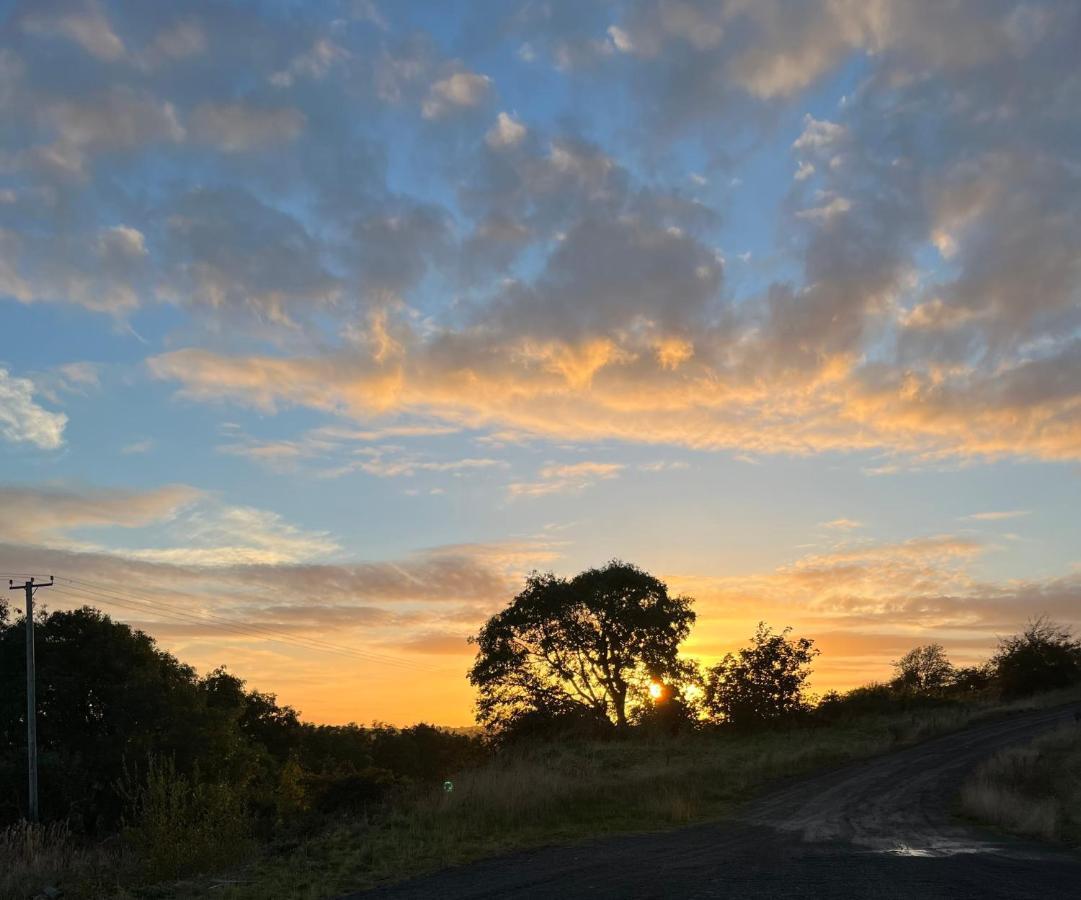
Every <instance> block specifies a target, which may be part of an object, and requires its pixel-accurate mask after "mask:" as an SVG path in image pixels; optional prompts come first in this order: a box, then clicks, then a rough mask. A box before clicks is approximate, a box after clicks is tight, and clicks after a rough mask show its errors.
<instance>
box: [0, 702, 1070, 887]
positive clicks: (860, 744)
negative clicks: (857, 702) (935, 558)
mask: <svg viewBox="0 0 1081 900" xmlns="http://www.w3.org/2000/svg"><path fill="white" fill-rule="evenodd" d="M1076 697H1077V691H1073V692H1071V693H1069V694H1065V693H1061V692H1060V693H1055V694H1046V695H1042V696H1040V697H1037V698H1034V699H1033V700H1030V701H1027V702H1024V703H1014V704H1001V703H991V702H984V703H977V702H971V703H965V704H956V705H950V706H943V707H936V708H925V709H921V710H916V711H912V712H907V713H892V714H867V715H863V716H860V717H858V718H855V717H854V718H851V719H848V720H843V721H840V722H837V723H834V724H830V725H825V724H820V725H818V726H810V725H807V726H802V727H798V728H791V729H789V730H778V731H771V732H763V733H759V734H732V733H725V732H703V733H697V734H687V735H683V736H679V737H672V738H661V737H658V738H652V739H647V738H643V737H641V736H638V737H635V738H634V739H628V740H611V741H597V742H577V743H571V742H559V743H537V744H533V745H530V746H525V747H521V748H518V749H516V750H514V751H513V752H505V753H501V754H499V755H497V756H496V757H495V758H493V759H492V760H490V761H489V762H488V763H486V764H484V765H482V766H479V767H477V768H475V769H472V770H469V771H465V772H461V773H459V774H458V775H456V776H454V778H453V782H454V790H453V791H452V792H450V793H447V792H444V791H443V790H442V789H439V788H436V789H432V790H417V791H413V792H411V793H406V794H402V795H400V796H399V797H397V798H396V800H395V801H394V802H391V803H390V804H388V805H387V806H386V807H385V808H383V809H382V810H381V811H379V812H378V813H373V814H371V815H369V816H367V817H350V818H340V819H336V820H329V819H328V820H323V821H321V822H319V823H317V824H313V823H311V822H308V823H306V824H305V825H304V826H303V827H304V828H305V829H306V830H304V831H297V832H295V833H294V834H293V835H292V836H291V837H288V838H281V839H279V840H278V841H277V842H275V843H272V844H270V845H268V846H266V847H264V849H263V850H262V852H261V853H260V854H259V856H258V858H257V859H256V860H255V861H254V862H252V863H250V864H248V865H246V866H244V867H242V868H235V869H234V870H232V871H229V872H228V874H227V875H225V876H223V877H220V878H214V879H211V878H202V877H194V878H189V879H188V880H186V881H173V882H169V883H162V884H158V885H155V886H152V887H142V888H138V889H131V888H129V889H128V892H124V891H122V890H121V889H119V888H116V887H115V885H116V884H117V883H120V882H118V881H117V880H116V879H115V877H114V881H113V884H114V889H113V890H112V891H107V890H103V889H102V886H103V885H104V882H103V881H102V879H101V878H100V877H99V879H98V887H97V888H96V889H91V890H88V891H84V890H83V889H82V888H81V887H79V880H78V878H74V877H73V878H65V879H64V880H63V884H62V885H61V886H62V887H63V888H64V891H65V897H67V898H74V897H109V896H114V897H115V896H123V897H140V898H151V897H153V898H169V900H187V898H194V897H204V896H207V895H208V894H211V893H212V895H213V896H215V897H222V898H228V900H254V898H260V900H263V898H267V900H274V898H313V900H314V898H323V897H330V896H335V895H337V894H340V893H344V892H347V891H349V890H359V889H363V888H365V887H371V886H373V885H376V884H380V883H386V882H390V881H396V880H400V879H403V878H407V877H410V876H413V875H419V874H423V873H425V872H430V871H434V870H436V869H439V868H443V867H445V866H449V865H457V864H461V863H465V862H469V861H471V860H475V859H479V858H483V857H486V856H492V855H495V854H498V853H502V852H507V851H511V850H516V849H523V848H528V847H538V846H543V845H548V844H555V843H563V842H573V841H578V840H582V839H585V838H589V837H598V836H602V835H609V834H619V833H632V832H641V831H658V830H666V829H670V828H676V827H680V826H683V825H689V824H692V823H696V822H703V821H710V820H719V819H723V818H725V817H726V816H729V815H731V813H732V812H733V810H735V809H736V808H737V807H738V806H739V805H740V804H741V803H742V802H744V801H746V800H747V799H749V798H751V797H752V796H754V795H755V794H757V793H760V792H761V791H762V790H764V789H765V788H766V787H768V786H769V785H770V784H771V783H773V782H775V781H777V780H778V779H780V778H783V777H786V776H791V775H799V774H804V773H809V772H813V771H816V770H821V769H824V768H828V767H831V766H836V765H839V764H842V763H845V762H848V761H851V760H855V759H861V758H866V757H869V756H873V755H875V754H879V753H883V752H886V751H888V750H891V749H894V748H897V747H899V746H902V745H906V744H911V743H915V742H917V741H920V740H924V739H927V738H930V737H934V736H936V735H940V734H944V733H947V732H950V731H956V730H958V729H960V728H964V727H965V726H966V725H969V724H971V723H973V722H975V721H977V720H979V719H983V718H987V717H991V716H999V715H1006V714H1008V713H1010V712H1014V711H1021V710H1024V709H1030V708H1035V707H1046V706H1052V705H1056V704H1058V703H1062V702H1065V701H1067V700H1069V699H1076ZM1074 771H1077V770H1076V769H1075V770H1074ZM1075 788H1076V784H1075ZM1075 808H1079V809H1081V806H1075ZM298 827H299V826H298ZM60 845H61V846H68V847H69V849H68V850H64V851H62V852H64V853H69V854H77V848H76V846H75V845H74V844H73V843H72V842H70V841H68V843H67V844H64V842H60ZM3 846H4V844H3V841H2V840H0V873H2V872H4V871H5V869H6V868H7V865H6V863H7V861H8V860H7V859H6V858H5V856H4V853H5V852H6V851H4V850H3V849H2V848H3ZM55 852H61V851H60V850H59V849H57V850H56V851H55ZM51 853H54V850H52V849H49V850H47V851H43V857H47V856H48V855H49V854H51ZM16 856H19V854H16ZM32 857H33V854H29V855H28V854H25V853H24V854H22V856H20V857H19V858H22V859H27V858H32ZM98 862H99V863H101V860H98ZM54 863H55V866H54ZM91 863H93V860H90V862H89V863H87V865H89V870H88V871H91V870H93V865H92V864H91ZM34 865H35V866H36V868H35V870H34V873H33V877H32V878H30V879H29V880H27V879H23V881H22V882H21V883H22V884H29V883H30V882H31V881H34V879H37V880H36V882H35V884H36V886H37V889H38V890H40V887H41V886H42V885H44V884H50V883H52V884H55V883H57V881H58V880H59V879H58V877H57V876H56V875H55V874H50V873H55V872H57V871H61V872H62V871H64V870H66V869H68V870H71V871H74V872H75V873H76V874H77V872H78V870H79V865H80V863H79V862H78V860H77V858H76V856H72V858H71V861H70V863H68V862H64V861H63V860H61V859H59V858H58V859H56V860H53V862H49V861H48V860H44V861H43V860H40V859H39V861H38V862H37V863H35V864H34ZM87 865H84V869H86V867H87ZM72 867H74V868H73V869H72ZM106 868H107V867H106ZM103 871H105V869H103ZM129 871H131V870H129ZM83 880H84V882H85V881H86V879H85V878H84V879H83ZM88 883H89V882H88ZM122 883H124V884H131V883H133V882H131V881H129V880H128V878H124V879H122ZM3 896H29V894H27V893H23V894H17V893H11V894H9V893H6V892H5V890H4V880H3V876H2V875H0V897H3Z"/></svg>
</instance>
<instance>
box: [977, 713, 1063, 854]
mask: <svg viewBox="0 0 1081 900" xmlns="http://www.w3.org/2000/svg"><path fill="white" fill-rule="evenodd" d="M961 808H962V810H963V811H964V812H965V813H966V814H968V815H969V816H971V817H972V818H974V819H977V820H979V821H981V822H985V823H987V824H989V825H994V826H996V827H998V828H1001V829H1003V830H1005V831H1009V832H1013V833H1015V834H1022V835H1027V836H1030V837H1036V838H1041V839H1042V840H1046V841H1063V842H1068V843H1073V844H1077V843H1081V728H1079V727H1077V726H1076V725H1073V726H1070V727H1065V728H1061V729H1059V730H1057V731H1054V732H1052V733H1050V734H1046V735H1042V736H1040V737H1038V738H1036V739H1035V740H1033V741H1032V742H1030V743H1028V744H1026V745H1025V746H1023V747H1011V748H1008V749H1006V750H1003V751H1001V752H999V753H997V754H995V756H993V757H992V758H991V759H989V760H988V761H987V762H985V763H983V764H982V765H981V766H979V768H977V769H976V771H975V772H973V773H972V775H971V776H970V777H969V778H968V780H967V781H966V782H965V783H964V785H963V786H962V788H961Z"/></svg>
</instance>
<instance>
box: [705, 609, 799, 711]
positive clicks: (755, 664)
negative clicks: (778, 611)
mask: <svg viewBox="0 0 1081 900" xmlns="http://www.w3.org/2000/svg"><path fill="white" fill-rule="evenodd" d="M790 631H791V629H790V628H786V629H785V630H784V631H782V632H781V633H780V634H774V633H773V631H771V630H770V628H769V626H768V625H766V623H765V622H759V623H758V630H757V631H756V632H755V634H754V637H753V638H751V644H750V646H748V647H744V648H743V649H742V650H738V651H736V652H735V653H728V654H725V657H724V658H723V659H722V660H721V661H720V662H719V663H717V665H715V666H713V667H712V668H710V669H709V670H708V671H707V676H706V697H705V706H706V708H707V709H708V710H709V712H710V713H711V714H712V716H713V717H714V718H716V719H719V720H721V721H723V722H725V723H727V724H729V725H735V726H737V727H740V728H746V727H751V726H754V725H760V724H764V723H767V722H771V721H775V720H777V719H782V718H784V717H786V716H790V715H792V714H794V713H797V712H800V711H801V710H803V709H805V708H806V707H807V701H806V699H805V697H804V694H803V686H804V682H806V680H807V676H808V675H810V674H811V668H810V667H811V661H812V660H813V659H814V658H815V656H817V655H818V650H817V649H816V648H815V646H814V641H812V640H810V639H808V638H795V639H792V638H789V637H788V634H789V632H790Z"/></svg>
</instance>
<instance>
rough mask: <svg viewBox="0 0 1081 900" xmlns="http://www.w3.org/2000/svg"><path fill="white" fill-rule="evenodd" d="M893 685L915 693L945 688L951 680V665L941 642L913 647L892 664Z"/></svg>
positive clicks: (934, 691)
mask: <svg viewBox="0 0 1081 900" xmlns="http://www.w3.org/2000/svg"><path fill="white" fill-rule="evenodd" d="M893 668H894V671H895V672H896V675H895V677H894V679H893V683H894V685H896V686H897V687H898V688H901V689H902V690H906V691H912V692H914V693H917V694H934V693H939V692H941V691H943V690H945V689H946V688H947V687H948V686H949V684H950V683H951V681H952V680H953V665H952V664H951V663H950V661H949V658H948V657H947V656H946V651H945V649H943V647H942V645H941V644H924V645H923V646H921V647H913V648H912V649H911V650H909V651H908V653H906V654H905V655H904V656H902V657H901V658H900V659H899V660H897V661H896V662H894V664H893Z"/></svg>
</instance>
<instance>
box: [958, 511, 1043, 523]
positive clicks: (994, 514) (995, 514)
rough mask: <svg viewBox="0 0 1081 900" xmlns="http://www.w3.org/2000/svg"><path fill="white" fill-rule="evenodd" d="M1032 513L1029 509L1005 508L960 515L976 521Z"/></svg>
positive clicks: (991, 520) (1015, 517) (992, 520)
mask: <svg viewBox="0 0 1081 900" xmlns="http://www.w3.org/2000/svg"><path fill="white" fill-rule="evenodd" d="M1029 515H1032V510H1029V509H1007V510H998V511H990V512H978V513H972V514H971V515H967V516H962V518H963V519H972V520H973V521H976V522H1001V521H1003V520H1005V519H1018V518H1020V517H1021V516H1029Z"/></svg>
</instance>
